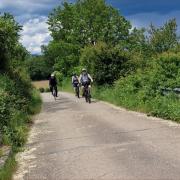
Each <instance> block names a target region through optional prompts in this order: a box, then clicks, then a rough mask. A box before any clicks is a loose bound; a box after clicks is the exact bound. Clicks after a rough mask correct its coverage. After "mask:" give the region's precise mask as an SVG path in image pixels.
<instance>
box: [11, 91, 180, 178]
mask: <svg viewBox="0 0 180 180" xmlns="http://www.w3.org/2000/svg"><path fill="white" fill-rule="evenodd" d="M42 96H43V101H44V103H43V109H42V112H41V113H40V114H39V115H38V116H37V117H36V120H35V124H34V126H33V128H32V130H31V133H30V137H29V141H28V143H27V147H26V150H25V151H24V152H22V153H20V154H18V156H17V159H18V161H19V168H18V170H17V172H16V174H15V175H14V178H13V179H14V180H21V179H25V180H42V179H43V180H44V179H47V180H62V179H78V180H80V179H108V180H111V179H132V180H133V179H135V180H141V179H143V180H144V179H153V180H154V179H158V180H159V179H177V180H179V179H180V126H179V125H178V124H176V123H172V122H171V121H165V120H161V119H157V118H151V117H150V118H149V117H146V116H145V115H143V114H140V113H135V112H129V111H126V110H124V109H121V108H116V107H114V106H112V105H108V104H107V103H102V102H98V101H93V102H92V104H86V103H85V102H84V99H80V100H78V99H77V98H75V97H74V96H73V95H71V94H68V93H60V96H59V98H58V100H57V101H56V102H55V101H54V99H53V97H52V96H51V95H50V94H48V93H45V94H43V95H42Z"/></svg>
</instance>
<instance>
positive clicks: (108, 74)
mask: <svg viewBox="0 0 180 180" xmlns="http://www.w3.org/2000/svg"><path fill="white" fill-rule="evenodd" d="M128 60H129V57H128V54H126V51H122V50H119V49H118V48H116V47H114V48H113V47H110V46H108V45H107V44H105V43H97V44H96V45H95V46H92V45H91V46H88V47H85V48H84V49H83V50H82V55H81V63H82V65H84V66H86V68H88V70H89V71H90V73H92V74H93V76H94V79H95V82H96V83H97V84H98V85H103V84H113V82H114V81H115V80H117V79H118V78H119V77H120V76H121V75H122V76H123V75H124V65H125V63H126V62H127V61H128Z"/></svg>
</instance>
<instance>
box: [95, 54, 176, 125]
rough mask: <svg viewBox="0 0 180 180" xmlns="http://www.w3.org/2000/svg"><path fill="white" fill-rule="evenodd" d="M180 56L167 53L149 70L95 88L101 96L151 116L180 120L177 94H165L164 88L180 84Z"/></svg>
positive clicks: (153, 63) (152, 64)
mask: <svg viewBox="0 0 180 180" xmlns="http://www.w3.org/2000/svg"><path fill="white" fill-rule="evenodd" d="M179 63H180V56H179V55H178V54H174V53H171V54H166V53H165V54H163V55H161V56H159V57H158V58H157V59H154V60H152V63H151V64H149V67H148V68H146V69H145V70H139V71H138V72H136V73H134V74H132V75H128V76H127V77H124V78H121V79H120V80H118V81H117V82H116V83H115V85H114V86H113V87H103V88H99V89H97V90H95V92H94V95H95V97H97V98H100V99H103V100H106V101H109V102H111V103H114V104H116V105H120V106H124V107H126V108H129V109H132V110H137V111H142V112H146V113H149V114H150V115H154V116H158V117H162V118H167V119H172V120H175V121H178V122H179V121H180V110H179V107H180V101H179V97H178V96H177V95H175V94H170V95H169V96H164V95H163V94H162V88H167V87H170V88H175V87H180V81H179V78H180V73H179V70H180V68H179V67H180V64H179Z"/></svg>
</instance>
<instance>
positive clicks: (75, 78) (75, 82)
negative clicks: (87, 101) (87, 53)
mask: <svg viewBox="0 0 180 180" xmlns="http://www.w3.org/2000/svg"><path fill="white" fill-rule="evenodd" d="M72 85H73V88H74V92H75V95H76V96H77V94H76V88H77V87H78V86H79V77H78V76H77V74H76V73H73V76H72Z"/></svg>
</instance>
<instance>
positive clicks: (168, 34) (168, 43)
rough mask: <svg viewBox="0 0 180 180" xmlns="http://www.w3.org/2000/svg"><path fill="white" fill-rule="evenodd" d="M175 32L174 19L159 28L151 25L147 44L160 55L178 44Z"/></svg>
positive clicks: (175, 24)
mask: <svg viewBox="0 0 180 180" xmlns="http://www.w3.org/2000/svg"><path fill="white" fill-rule="evenodd" d="M176 30H177V23H176V20H175V19H172V20H169V21H168V22H166V23H165V25H164V26H162V27H160V28H156V27H155V26H153V25H151V26H150V30H149V34H150V36H149V43H150V45H151V47H152V49H153V50H154V51H155V52H157V53H162V52H166V51H168V50H170V49H173V48H174V47H176V46H177V44H178V38H177V34H176Z"/></svg>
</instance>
